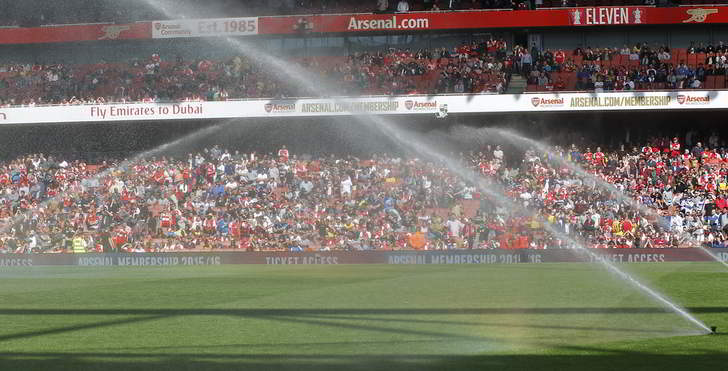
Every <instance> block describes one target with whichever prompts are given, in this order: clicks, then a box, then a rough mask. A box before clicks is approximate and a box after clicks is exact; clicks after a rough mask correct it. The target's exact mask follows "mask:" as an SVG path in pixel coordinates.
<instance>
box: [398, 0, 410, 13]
mask: <svg viewBox="0 0 728 371" xmlns="http://www.w3.org/2000/svg"><path fill="white" fill-rule="evenodd" d="M397 11H398V12H400V13H405V12H409V3H408V2H407V0H399V3H397Z"/></svg>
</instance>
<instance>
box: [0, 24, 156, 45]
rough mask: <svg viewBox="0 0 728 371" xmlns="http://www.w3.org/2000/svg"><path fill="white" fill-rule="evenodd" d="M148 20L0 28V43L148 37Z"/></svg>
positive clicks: (38, 42)
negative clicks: (141, 21) (126, 22)
mask: <svg viewBox="0 0 728 371" xmlns="http://www.w3.org/2000/svg"><path fill="white" fill-rule="evenodd" d="M150 27H151V24H150V23H149V22H143V23H130V24H84V25H68V26H55V27H33V28H0V44H41V43H60V42H73V41H92V40H104V41H105V40H130V39H149V38H150V35H151V29H150Z"/></svg>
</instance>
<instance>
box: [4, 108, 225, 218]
mask: <svg viewBox="0 0 728 371" xmlns="http://www.w3.org/2000/svg"><path fill="white" fill-rule="evenodd" d="M235 121H237V119H234V120H229V121H227V122H224V123H220V124H217V125H214V126H210V127H207V128H204V129H200V130H197V131H195V132H193V133H190V134H188V135H185V136H184V137H182V138H178V139H175V140H173V141H171V142H169V143H165V144H162V145H160V146H158V147H155V148H152V149H150V150H148V151H145V152H142V153H140V154H137V155H136V156H134V157H132V158H130V159H127V160H125V161H124V162H122V163H120V164H118V165H116V166H112V167H109V168H108V169H106V170H104V171H102V172H100V173H98V174H96V175H94V176H92V177H90V178H88V180H100V179H103V178H105V177H106V176H108V175H109V174H112V173H113V172H115V171H118V170H123V171H126V170H128V168H129V166H130V165H132V164H134V163H135V162H137V161H139V160H142V159H144V158H147V157H151V156H155V155H157V154H160V153H164V152H165V151H167V150H169V149H171V148H175V147H178V146H180V145H183V144H184V143H186V142H188V141H192V140H195V139H198V138H200V137H203V136H207V135H211V134H214V133H216V132H217V131H219V130H220V129H222V128H223V127H226V126H227V125H228V124H230V123H232V122H235ZM68 195H69V194H68V193H67V192H60V193H59V194H58V195H56V196H54V197H51V198H48V199H46V200H44V201H42V202H40V203H39V204H38V205H37V206H36V207H34V208H32V209H29V210H27V211H25V212H23V213H20V214H18V215H16V216H14V217H13V218H12V220H11V221H10V222H9V223H7V224H6V225H5V227H4V228H3V230H2V232H7V231H8V230H10V229H11V228H13V227H15V226H16V225H17V224H18V223H20V222H22V221H23V219H24V218H27V217H28V215H29V214H32V213H33V212H34V211H37V210H39V209H41V208H44V207H46V206H47V205H48V204H49V203H51V202H54V201H58V200H59V199H61V198H63V197H66V196H68Z"/></svg>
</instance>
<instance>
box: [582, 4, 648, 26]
mask: <svg viewBox="0 0 728 371" xmlns="http://www.w3.org/2000/svg"><path fill="white" fill-rule="evenodd" d="M647 9H649V8H643V7H617V6H607V7H596V8H576V9H574V10H571V24H572V25H574V26H611V25H630V24H642V22H643V17H644V16H646V14H647Z"/></svg>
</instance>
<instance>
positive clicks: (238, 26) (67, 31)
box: [0, 6, 728, 44]
mask: <svg viewBox="0 0 728 371" xmlns="http://www.w3.org/2000/svg"><path fill="white" fill-rule="evenodd" d="M699 23H714V24H716V23H728V7H722V6H695V7H674V8H655V7H645V6H621V7H586V8H559V9H539V10H516V11H514V10H473V11H462V12H413V13H400V14H329V15H311V16H282V17H250V18H221V19H185V20H172V21H155V22H143V23H132V24H125V25H115V24H106V25H104V24H89V25H67V26H53V27H36V28H0V44H34V43H53V42H73V41H88V40H116V39H150V38H175V37H221V36H251V35H260V34H265V35H283V34H298V33H302V32H313V33H365V32H384V31H396V32H408V31H412V32H415V31H424V30H457V29H489V28H490V29H492V28H521V27H532V28H536V27H574V26H579V27H607V26H622V25H630V26H637V25H658V24H699Z"/></svg>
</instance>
